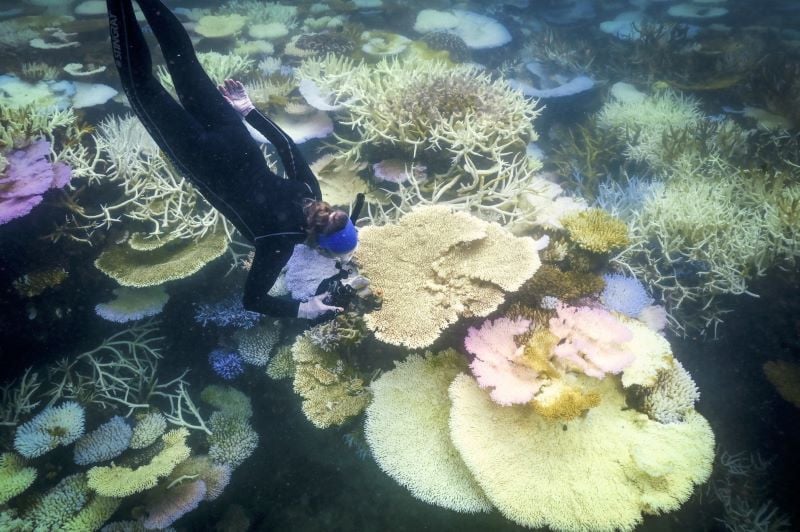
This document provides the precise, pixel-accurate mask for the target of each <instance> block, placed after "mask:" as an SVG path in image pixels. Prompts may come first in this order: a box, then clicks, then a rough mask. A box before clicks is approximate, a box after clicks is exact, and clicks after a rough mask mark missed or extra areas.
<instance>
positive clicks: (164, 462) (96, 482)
mask: <svg viewBox="0 0 800 532" xmlns="http://www.w3.org/2000/svg"><path fill="white" fill-rule="evenodd" d="M188 436H189V431H188V430H186V429H185V428H179V429H176V430H172V431H170V432H167V433H166V434H164V435H163V436H162V437H161V441H162V442H164V448H163V449H162V450H161V452H159V453H158V454H157V455H156V456H154V457H153V459H152V460H151V461H150V463H149V464H145V465H143V466H141V467H138V468H136V469H130V468H128V467H122V466H117V465H112V466H103V467H93V468H91V469H90V470H89V471H88V472H87V473H86V477H87V479H88V482H89V487H90V488H92V489H93V490H95V491H96V492H97V493H98V494H99V495H102V496H104V497H127V496H129V495H133V494H134V493H139V492H141V491H144V490H148V489H150V488H153V487H155V486H156V484H158V479H159V478H163V477H166V476H167V475H169V474H170V473H171V472H172V470H173V469H174V468H175V466H176V465H178V464H179V463H181V462H183V461H184V460H186V459H187V458H189V453H190V449H189V447H188V446H187V445H186V438H187V437H188Z"/></svg>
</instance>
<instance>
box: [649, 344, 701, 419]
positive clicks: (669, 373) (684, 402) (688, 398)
mask: <svg viewBox="0 0 800 532" xmlns="http://www.w3.org/2000/svg"><path fill="white" fill-rule="evenodd" d="M699 399H700V391H699V390H698V389H697V385H696V384H695V382H694V380H693V379H692V376H691V375H689V372H688V371H686V369H685V368H684V367H683V366H682V365H681V363H680V362H678V361H677V360H675V359H673V365H672V367H671V368H669V369H667V370H665V371H662V372H660V373H659V376H658V379H657V380H656V384H655V386H653V387H652V388H651V389H649V390H648V392H647V395H646V396H645V400H644V411H645V412H646V413H647V414H648V415H649V416H650V417H651V418H653V419H655V420H656V421H659V422H661V423H680V422H681V421H683V419H684V416H686V414H687V413H688V412H690V411H691V410H692V409H693V408H694V404H695V402H697V401H698V400H699Z"/></svg>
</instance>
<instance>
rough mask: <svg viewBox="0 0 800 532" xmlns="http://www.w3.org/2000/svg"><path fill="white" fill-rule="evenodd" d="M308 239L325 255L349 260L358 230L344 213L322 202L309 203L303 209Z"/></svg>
mask: <svg viewBox="0 0 800 532" xmlns="http://www.w3.org/2000/svg"><path fill="white" fill-rule="evenodd" d="M303 212H304V213H305V215H306V226H307V229H308V232H309V237H310V238H311V240H312V242H313V243H314V244H316V246H317V248H318V249H319V250H320V251H321V252H322V253H323V254H325V255H327V256H330V257H334V258H337V259H339V260H342V261H343V262H347V261H349V260H350V257H351V256H352V255H353V252H354V251H355V249H356V246H357V245H358V230H357V229H356V227H355V225H353V222H352V221H351V220H350V217H349V216H348V215H347V213H346V212H344V211H343V210H340V209H333V208H332V207H331V206H330V205H329V204H328V203H325V202H324V201H309V202H307V203H306V205H305V206H304V208H303Z"/></svg>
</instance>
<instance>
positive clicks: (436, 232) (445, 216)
mask: <svg viewBox="0 0 800 532" xmlns="http://www.w3.org/2000/svg"><path fill="white" fill-rule="evenodd" d="M356 260H357V261H358V263H359V265H360V267H361V273H363V274H364V275H365V276H366V277H368V278H369V279H370V281H371V282H372V287H373V288H374V289H376V290H379V291H380V292H381V293H382V294H383V305H382V307H381V308H380V309H378V310H375V311H373V312H371V313H369V314H367V315H366V316H365V317H364V320H365V322H366V324H367V327H369V328H370V329H371V330H372V331H374V332H375V336H376V337H377V338H378V339H380V340H382V341H384V342H387V343H390V344H395V345H405V346H408V347H411V348H421V347H426V346H428V345H430V344H432V343H433V342H434V341H435V340H436V339H437V338H438V337H439V335H440V334H441V332H442V330H443V329H444V328H445V327H447V326H448V325H450V324H452V323H455V322H456V321H457V320H458V318H459V316H465V315H472V316H486V315H487V314H489V313H490V312H492V311H494V310H495V309H496V308H497V307H498V306H499V305H500V304H501V303H502V302H503V299H504V297H505V294H504V291H503V290H504V289H508V290H516V289H517V288H519V286H520V285H521V284H522V283H523V282H524V281H525V280H527V279H528V278H530V277H531V276H532V275H533V274H534V272H536V270H537V268H538V267H539V258H538V255H537V253H536V249H535V244H534V242H533V240H532V239H531V238H527V237H522V238H520V237H514V236H513V235H511V234H510V233H509V232H507V231H505V230H504V229H502V228H501V227H500V226H498V225H497V224H490V223H487V222H484V221H482V220H480V219H478V218H476V217H474V216H471V215H468V214H466V213H460V212H459V213H454V212H451V211H450V209H448V208H446V207H440V206H429V207H421V208H417V209H415V210H414V211H412V212H411V213H409V214H407V215H405V216H403V217H402V218H401V219H400V222H399V223H397V224H391V225H385V226H381V227H374V226H369V227H365V228H363V229H362V230H361V234H360V245H359V248H358V251H357V252H356ZM420 316H425V319H420Z"/></svg>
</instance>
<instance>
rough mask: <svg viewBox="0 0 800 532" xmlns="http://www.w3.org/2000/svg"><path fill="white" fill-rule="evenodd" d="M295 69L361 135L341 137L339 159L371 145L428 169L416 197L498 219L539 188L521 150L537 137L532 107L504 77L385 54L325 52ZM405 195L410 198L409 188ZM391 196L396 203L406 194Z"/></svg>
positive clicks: (357, 157) (361, 155)
mask: <svg viewBox="0 0 800 532" xmlns="http://www.w3.org/2000/svg"><path fill="white" fill-rule="evenodd" d="M296 75H297V77H298V78H300V79H301V80H310V81H312V82H313V83H314V84H316V85H317V86H318V87H319V88H320V90H321V91H322V92H327V93H330V94H332V97H333V102H334V103H337V104H339V105H342V109H341V111H340V112H341V113H342V114H343V116H344V118H343V123H344V124H345V125H348V126H350V127H351V128H352V129H353V130H355V131H356V132H357V136H356V138H355V139H353V140H350V139H344V138H342V139H340V144H341V146H342V148H343V154H342V156H343V157H345V158H348V159H351V160H354V161H362V160H364V159H365V155H369V153H372V152H373V151H374V152H375V153H378V154H380V155H379V156H380V159H384V158H386V157H387V156H390V157H397V158H400V159H403V160H408V161H409V162H410V163H413V164H421V165H423V166H427V167H428V169H429V170H432V173H434V178H433V179H431V180H430V181H429V182H426V183H419V182H417V183H416V187H417V188H419V189H420V190H418V191H416V194H417V195H419V196H420V198H428V199H429V201H430V202H431V203H436V202H437V201H438V200H454V201H456V202H458V201H462V202H463V201H470V202H471V203H472V204H474V205H476V206H477V205H481V204H483V203H486V204H487V212H486V213H485V214H486V215H487V216H488V215H490V214H491V213H490V212H489V211H491V210H492V208H494V209H495V210H496V212H495V213H494V216H498V215H501V216H502V215H503V213H505V212H507V211H511V212H513V211H514V207H515V204H516V203H518V202H521V201H522V198H521V196H522V194H523V193H524V192H529V193H535V187H533V188H528V187H526V186H525V184H524V182H525V180H526V178H531V177H532V175H531V172H532V171H533V170H535V169H536V168H537V167H538V163H537V161H531V160H529V159H528V158H527V157H526V156H525V146H526V145H527V144H528V142H529V141H531V140H534V139H535V138H536V134H535V132H534V130H533V128H532V126H531V121H532V120H533V119H535V118H536V116H537V115H538V111H537V110H536V108H535V104H534V103H531V102H529V101H527V100H526V99H525V98H524V97H522V96H521V95H520V94H519V93H517V92H515V91H513V90H511V88H510V87H508V85H506V84H505V82H503V81H500V80H492V79H491V78H490V76H489V75H488V74H485V73H481V72H480V71H478V70H477V69H475V68H474V67H471V66H466V65H458V66H450V65H447V64H445V63H442V62H424V61H405V62H402V61H395V60H383V61H381V62H380V63H379V64H378V65H374V66H367V65H364V64H359V65H354V64H353V63H352V62H348V61H345V60H339V59H335V58H332V57H330V56H329V57H327V58H325V59H323V60H318V61H313V60H308V61H306V62H304V63H303V65H301V67H300V68H299V69H298V71H297V72H296ZM441 155H444V156H446V157H447V158H448V159H449V163H448V164H446V165H444V166H443V165H442V163H441ZM366 158H367V159H368V158H369V157H366ZM371 162H377V160H376V161H371ZM406 194H407V196H406V199H407V200H411V201H410V205H413V204H415V203H416V202H415V201H413V196H414V194H415V191H414V189H409V190H407V191H406ZM470 196H471V199H469V200H464V199H461V200H459V198H465V197H470ZM396 199H397V201H396V202H395V203H397V204H399V205H402V203H403V197H398V198H396ZM410 205H409V204H406V205H402V210H403V211H405V210H407V208H408V207H409V206H410ZM504 221H505V220H504Z"/></svg>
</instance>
